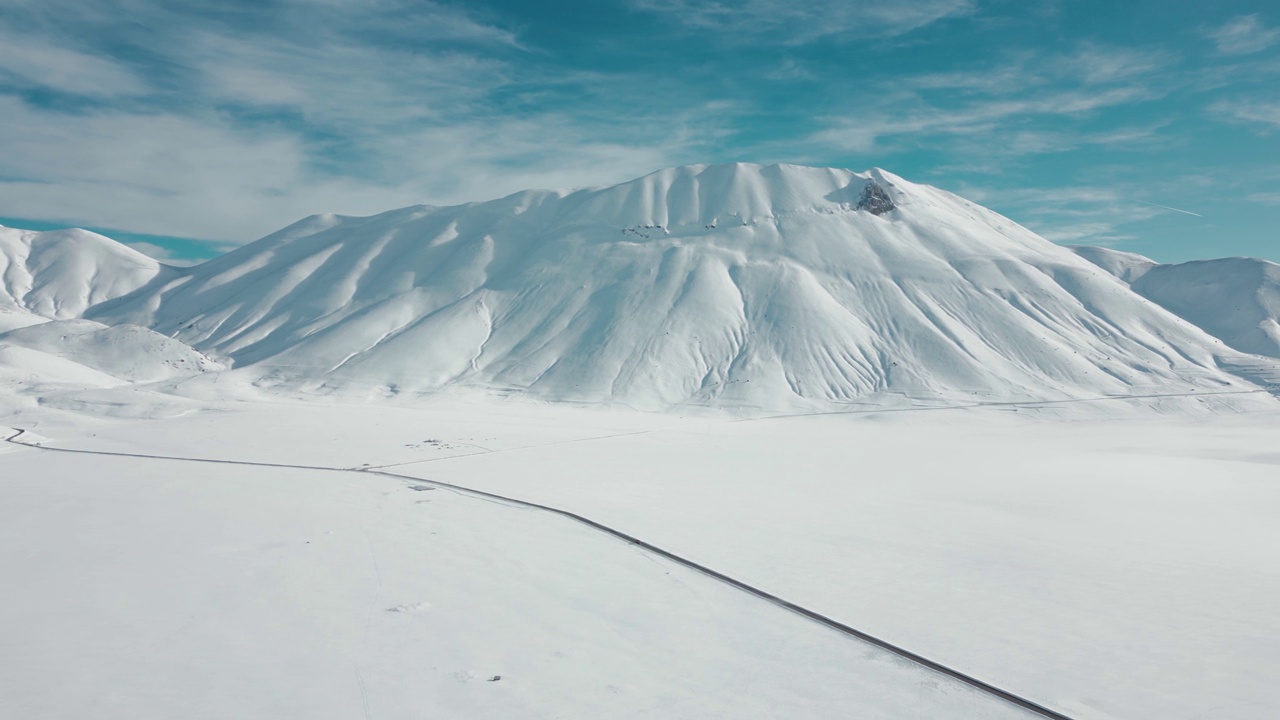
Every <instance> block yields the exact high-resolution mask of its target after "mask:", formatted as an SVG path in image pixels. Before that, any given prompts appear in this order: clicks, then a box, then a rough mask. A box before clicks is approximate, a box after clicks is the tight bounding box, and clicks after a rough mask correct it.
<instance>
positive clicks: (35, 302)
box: [0, 226, 177, 320]
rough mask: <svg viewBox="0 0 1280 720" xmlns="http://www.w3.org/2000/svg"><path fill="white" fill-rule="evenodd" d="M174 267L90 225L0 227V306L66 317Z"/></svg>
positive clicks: (165, 274) (173, 273)
mask: <svg viewBox="0 0 1280 720" xmlns="http://www.w3.org/2000/svg"><path fill="white" fill-rule="evenodd" d="M176 275H177V271H175V270H174V269H172V268H169V267H167V266H165V265H161V264H160V263H159V262H156V261H155V260H153V259H151V258H149V257H147V256H146V255H143V254H142V253H140V252H138V251H136V250H133V249H132V248H129V247H127V246H125V245H122V244H120V243H118V242H116V241H114V240H111V239H110V238H107V237H103V236H102V235H99V234H97V233H93V232H89V231H88V230H50V231H46V232H36V231H33V230H17V229H14V228H7V227H3V226H0V309H4V310H9V311H11V312H12V311H17V310H22V311H26V312H29V313H34V314H36V315H39V316H41V317H45V318H50V319H57V320H65V319H69V318H76V317H79V316H81V315H82V314H84V312H85V311H86V310H87V309H89V308H90V307H92V306H94V305H96V304H98V303H100V302H104V301H107V300H111V299H113V298H116V297H120V296H121V295H125V294H127V293H130V292H133V291H134V290H137V289H138V288H140V287H142V286H144V285H146V284H147V283H149V282H151V281H153V280H156V279H157V278H170V277H175V276H176Z"/></svg>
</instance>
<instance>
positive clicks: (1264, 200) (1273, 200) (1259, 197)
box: [1245, 191, 1280, 205]
mask: <svg viewBox="0 0 1280 720" xmlns="http://www.w3.org/2000/svg"><path fill="white" fill-rule="evenodd" d="M1245 199H1246V200H1248V201H1249V202H1253V203H1258V204H1260V205H1280V191H1277V192H1265V193H1253V194H1251V195H1247V196H1245Z"/></svg>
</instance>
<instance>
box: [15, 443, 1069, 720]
mask: <svg viewBox="0 0 1280 720" xmlns="http://www.w3.org/2000/svg"><path fill="white" fill-rule="evenodd" d="M15 430H17V432H15V433H14V434H12V435H10V436H8V437H6V438H5V439H4V440H5V442H8V443H12V444H14V445H20V446H22V447H26V448H34V449H36V450H46V451H48V452H62V453H72V454H78V455H104V456H109V457H129V458H141V459H148V460H170V461H176V462H199V463H211V464H215V465H249V466H255V467H270V468H290V469H294V470H318V471H324V472H341V473H363V474H366V475H381V476H383V477H388V478H393V479H396V480H404V481H410V482H413V483H418V484H426V485H431V486H434V487H437V488H440V489H444V490H450V491H453V492H456V493H458V494H460V495H466V496H470V497H475V498H480V499H484V500H489V501H493V500H496V501H499V502H501V503H504V504H509V505H513V506H516V507H522V508H526V509H529V510H539V511H542V512H547V513H551V514H553V515H558V516H560V517H563V518H567V519H569V520H572V521H574V522H576V523H579V524H581V525H585V526H587V527H589V528H591V529H593V530H596V531H597V532H601V533H604V534H605V535H609V536H611V537H614V538H616V539H619V540H622V541H624V542H626V543H628V544H630V545H635V546H637V547H639V548H642V549H644V550H648V551H649V552H652V553H654V554H656V555H658V556H660V557H663V558H666V559H667V560H670V561H671V562H674V563H676V564H678V565H681V566H683V567H685V568H687V569H689V570H693V571H694V572H696V573H698V574H700V575H703V576H704V577H708V578H711V579H713V580H716V581H718V582H721V583H723V584H725V585H728V586H729V587H732V588H734V589H736V590H739V591H741V592H745V593H747V594H748V595H753V596H755V597H757V598H759V599H761V600H764V601H765V602H768V603H770V604H772V605H775V606H777V607H780V608H782V609H784V610H787V611H789V612H792V613H794V614H796V615H799V616H800V617H802V618H805V619H807V620H810V621H812V622H816V623H818V624H819V625H823V626H826V627H827V628H829V629H832V630H835V631H836V632H839V633H841V634H843V635H846V636H849V637H851V638H854V639H855V640H859V641H861V642H864V643H866V644H868V645H872V646H874V647H877V648H879V649H881V650H884V651H886V652H889V653H891V654H893V655H897V656H898V657H900V658H903V659H904V660H907V661H909V662H911V663H913V664H915V665H918V666H920V667H923V668H925V669H926V670H931V671H933V672H935V673H938V674H939V675H944V676H946V677H949V678H951V679H953V680H956V681H958V682H960V683H962V684H964V685H967V686H969V687H971V688H973V689H974V690H977V691H979V692H982V693H985V694H987V695H990V696H992V697H994V698H996V699H998V700H1002V701H1004V702H1006V703H1009V704H1010V705H1014V706H1016V707H1019V708H1021V709H1023V710H1028V711H1030V712H1033V713H1035V714H1037V715H1040V716H1042V717H1045V718H1049V719H1050V720H1074V718H1072V717H1070V716H1069V715H1064V714H1063V713H1060V712H1058V711H1056V710H1053V709H1051V708H1048V707H1045V706H1044V705H1041V704H1040V703H1037V702H1035V701H1034V700H1030V699H1028V698H1025V697H1022V696H1021V695H1017V694H1015V693H1013V692H1010V691H1008V690H1005V689H1003V688H1000V687H997V686H995V685H992V684H991V683H988V682H986V681H983V680H979V679H978V678H976V677H973V676H972V675H969V674H966V673H963V672H961V671H959V670H956V669H954V668H951V667H949V666H947V665H943V664H942V663H940V662H937V661H934V660H930V659H929V658H926V657H924V656H923V655H918V654H916V653H914V652H912V651H910V650H907V649H906V648H903V647H899V646H898V645H894V644H893V643H891V642H889V641H887V640H883V639H881V638H879V637H876V636H875V635H871V634H870V633H867V632H864V631H862V630H858V629H857V628H855V627H853V626H851V625H846V624H844V623H842V622H840V621H839V620H835V619H833V618H830V617H828V616H826V615H823V614H821V613H819V612H816V611H814V610H810V609H809V608H806V607H804V606H802V605H797V604H796V603H793V602H791V601H790V600H786V599H783V598H781V597H779V596H777V595H774V594H773V593H770V592H768V591H767V590H763V589H761V588H758V587H756V586H754V585H751V584H748V583H746V582H743V581H741V580H738V579H736V578H734V577H731V576H729V575H726V574H724V573H722V572H720V571H718V570H714V569H712V568H710V567H707V566H706V565H703V564H701V563H698V562H696V561H694V560H690V559H688V558H686V557H683V556H681V555H677V554H676V553H674V552H671V551H670V550H664V549H663V548H661V547H658V546H657V545H654V544H652V543H649V542H646V541H644V540H641V539H640V538H638V537H635V536H634V535H630V534H628V533H625V532H623V531H621V530H618V529H615V528H612V527H609V526H608V525H605V524H603V523H600V522H597V521H595V520H592V519H590V518H588V517H585V516H583V515H579V514H577V513H574V512H570V511H568V510H563V509H561V508H557V507H552V506H550V505H541V504H539V503H535V502H530V501H528V500H519V499H517V498H512V497H507V496H505V495H498V494H496V493H491V492H486V491H484V490H476V489H474V488H469V487H465V486H462V485H454V484H452V483H446V482H441V481H439V480H429V479H424V478H419V477H413V476H410V475H401V474H399V473H391V472H385V471H382V470H376V469H362V468H339V467H327V466H324V465H294V464H289V463H269V462H253V461H248V460H215V459H211V458H188V457H175V456H169V455H147V454H142V453H124V452H111V451H107V450H76V449H72V448H58V447H47V446H44V445H40V444H36V443H25V442H21V441H19V440H18V438H19V437H21V436H22V435H23V434H24V433H25V432H26V431H25V430H23V429H20V428H15Z"/></svg>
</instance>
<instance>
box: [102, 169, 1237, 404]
mask: <svg viewBox="0 0 1280 720" xmlns="http://www.w3.org/2000/svg"><path fill="white" fill-rule="evenodd" d="M88 317H90V318H93V319H96V320H100V321H103V322H106V323H108V324H118V323H124V322H127V323H133V324H138V325H145V326H148V327H151V328H153V329H155V330H157V331H159V332H161V333H164V334H166V335H170V336H173V337H176V338H178V339H180V340H182V341H184V342H186V343H188V344H190V345H192V346H194V347H196V348H197V349H200V350H202V351H204V352H206V353H209V354H213V355H217V356H225V357H228V358H230V359H232V360H233V361H234V362H235V363H236V365H237V366H238V367H245V366H252V367H254V368H256V370H255V371H254V372H256V373H258V375H259V376H260V380H261V381H264V382H268V381H269V382H285V383H304V384H307V383H309V384H312V385H318V384H324V385H328V386H344V387H348V388H357V389H359V388H365V389H368V390H370V391H390V392H392V393H400V392H429V391H433V390H436V389H439V388H442V387H445V386H450V385H472V386H482V387H487V388H495V387H497V388H513V389H518V390H523V391H529V392H531V393H533V394H535V395H538V396H541V397H546V398H552V399H562V400H566V399H567V400H588V401H599V400H618V401H626V402H631V403H639V404H643V405H646V406H671V405H676V404H681V403H686V402H695V403H713V404H725V405H738V404H740V405H749V406H756V407H761V406H769V407H775V406H784V405H788V404H794V403H807V402H816V403H823V402H833V401H834V402H840V401H848V400H851V399H853V398H858V397H864V396H868V395H876V394H885V393H902V394H908V395H912V396H928V397H966V398H972V397H993V398H996V397H998V398H1042V399H1052V398H1072V397H1093V396H1098V395H1113V394H1134V393H1144V392H1147V393H1177V392H1188V393H1190V392H1198V391H1205V390H1224V389H1226V390H1229V389H1239V388H1242V387H1255V386H1252V385H1248V384H1247V383H1246V382H1245V381H1243V380H1241V379H1240V378H1239V377H1237V376H1234V375H1232V374H1231V373H1229V372H1226V371H1224V370H1223V369H1222V368H1221V359H1222V358H1223V357H1225V356H1231V355H1235V354H1237V353H1235V352H1234V351H1233V350H1231V349H1230V348H1227V347H1224V346H1223V345H1222V344H1221V343H1220V342H1218V341H1216V340H1215V339H1213V338H1211V337H1209V336H1208V335H1207V334H1206V333H1205V332H1204V331H1203V330H1201V329H1200V328H1198V327H1196V326H1194V325H1193V324H1191V323H1189V322H1187V321H1185V320H1183V319H1181V318H1179V317H1177V316H1175V315H1174V314H1172V313H1170V312H1167V311H1166V310H1164V309H1163V308H1161V307H1159V306H1157V305H1156V304H1153V303H1152V302H1149V301H1148V300H1146V299H1145V298H1143V297H1142V296H1140V295H1138V294H1136V293H1134V292H1133V291H1131V290H1130V289H1129V287H1127V286H1126V285H1125V284H1124V283H1122V282H1119V281H1117V279H1116V278H1115V277H1113V276H1112V275H1111V274H1109V273H1107V272H1104V271H1103V270H1101V269H1100V268H1099V267H1097V266H1096V265H1094V264H1093V263H1091V262H1088V261H1086V260H1085V259H1083V258H1081V257H1079V256H1077V255H1076V254H1075V253H1073V252H1072V251H1071V250H1069V249H1066V248H1062V247H1059V246H1056V245H1054V244H1052V243H1050V242H1048V241H1046V240H1044V239H1042V238H1040V237H1039V236H1037V235H1035V234H1034V233H1032V232H1030V231H1028V230H1026V229H1025V228H1022V227H1020V226H1018V225H1017V224H1015V223H1013V222H1012V221H1010V220H1008V219H1006V218H1004V217H1002V216H1000V215H997V214H996V213H993V212H991V211H989V210H986V209H984V208H981V207H979V206H977V205H974V204H973V203H970V202H968V201H965V200H963V199H962V198H959V197H957V196H955V195H952V194H950V193H947V192H944V191H941V190H938V189H935V188H931V187H928V186H923V185H917V184H914V183H910V182H907V181H905V180H903V179H901V178H898V177H896V176H894V175H892V174H890V173H887V172H884V171H881V170H872V171H870V172H867V173H853V172H850V171H846V170H834V169H818V168H807V167H798V166H789V165H771V166H757V165H746V164H733V165H711V166H706V165H698V166H690V167H682V168H674V169H669V170H663V171H660V172H657V173H654V174H652V175H649V176H646V177H643V178H640V179H637V180H634V181H631V182H627V183H623V184H621V185H617V186H613V187H608V188H596V189H587V190H576V191H527V192H522V193H517V194H515V195H512V196H509V197H506V198H503V199H500V200H494V201H491V202H484V203H477V204H469V205H462V206H456V207H444V208H437V207H428V206H417V207H410V208H404V209H401V210H394V211H391V212H387V213H383V214H380V215H375V216H372V217H339V216H333V215H321V216H315V217H311V218H308V219H306V220H303V221H301V222H299V223H297V224H295V225H293V226H290V227H288V228H286V229H284V230H281V231H280V232H277V233H275V234H273V235H270V236H268V237H266V238H263V239H262V240H259V241H258V242H255V243H252V244H250V245H248V246H245V247H243V248H240V249H238V250H236V251H233V252H231V253H228V254H227V255H225V256H222V257H220V258H217V259H215V260H212V261H209V262H207V263H204V264H203V265H200V266H197V267H195V268H192V269H190V270H188V271H186V273H185V274H183V275H181V276H178V275H175V276H174V277H172V278H169V279H162V280H160V281H156V282H152V283H151V284H150V285H148V286H147V287H145V288H143V289H140V290H138V291H136V292H134V293H131V294H128V295H125V296H123V297H119V298H116V299H115V300H111V301H109V302H105V303H102V304H99V305H98V306H96V307H95V308H93V309H92V310H90V311H89V313H88Z"/></svg>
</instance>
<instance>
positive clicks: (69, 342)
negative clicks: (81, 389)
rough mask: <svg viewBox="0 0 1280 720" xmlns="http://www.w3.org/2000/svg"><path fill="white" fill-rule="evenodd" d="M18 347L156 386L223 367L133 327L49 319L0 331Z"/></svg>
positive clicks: (3, 341) (2, 340)
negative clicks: (177, 378) (158, 382)
mask: <svg viewBox="0 0 1280 720" xmlns="http://www.w3.org/2000/svg"><path fill="white" fill-rule="evenodd" d="M10 346H18V347H24V348H29V349H32V350H38V351H40V352H42V353H47V354H49V355H54V356H57V357H59V358H62V359H64V360H70V361H73V362H76V363H79V364H81V365H84V366H86V367H90V368H93V369H94V370H97V371H99V372H103V373H106V374H108V375H111V376H113V377H115V378H119V379H120V380H124V381H127V382H140V383H145V382H156V381H160V380H169V379H172V378H175V377H186V376H188V375H193V374H196V373H202V372H210V371H214V370H221V369H222V366H221V365H219V364H218V363H216V362H214V361H212V360H210V359H209V358H207V357H205V356H204V355H203V354H201V353H200V352H198V351H196V350H193V349H191V348H190V347H188V346H187V345H184V344H183V343H181V342H180V341H178V340H174V339H173V338H169V337H165V336H164V335H161V334H160V333H157V332H154V331H152V330H148V329H147V328H144V327H139V326H137V325H116V326H114V327H112V326H107V325H103V324H102V323H96V322H93V321H91V320H52V321H49V322H44V323H40V324H34V325H30V326H27V327H22V328H18V329H14V330H10V331H8V332H3V333H0V348H2V347H10Z"/></svg>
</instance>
